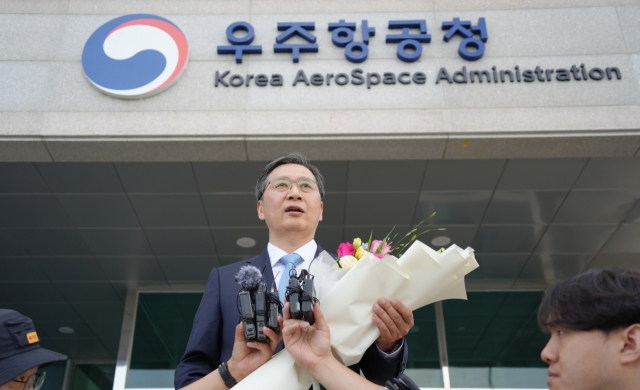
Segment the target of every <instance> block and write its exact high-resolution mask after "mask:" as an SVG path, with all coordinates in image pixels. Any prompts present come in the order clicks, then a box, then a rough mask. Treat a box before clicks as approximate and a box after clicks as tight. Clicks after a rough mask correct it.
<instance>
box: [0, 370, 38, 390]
mask: <svg viewBox="0 0 640 390" xmlns="http://www.w3.org/2000/svg"><path fill="white" fill-rule="evenodd" d="M36 372H38V367H37V366H36V367H33V368H32V369H30V370H27V371H25V372H23V373H22V374H20V375H18V376H17V377H15V378H13V380H10V381H9V382H7V383H5V384H4V385H2V386H0V390H22V389H23V388H24V383H20V382H24V381H26V380H27V379H28V378H29V377H30V376H31V375H33V374H35V373H36ZM16 381H19V382H16Z"/></svg>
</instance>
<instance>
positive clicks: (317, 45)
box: [0, 0, 640, 390]
mask: <svg viewBox="0 0 640 390" xmlns="http://www.w3.org/2000/svg"><path fill="white" fill-rule="evenodd" d="M638 20H640V3H639V2H638V1H637V0H589V1H587V0H562V1H520V2H512V1H502V0H498V1H496V0H477V1H461V0H455V1H452V0H399V1H393V2H390V1H361V0H356V1H349V2H337V1H306V0H305V1H297V2H287V1H278V0H252V1H248V0H239V1H233V2H229V1H219V0H212V1H205V0H184V1H169V0H165V1H151V0H139V1H119V0H103V1H95V0H46V1H42V0H41V1H37V0H32V1H26V0H23V1H8V0H7V1H2V2H0V49H1V50H0V75H1V76H0V306H1V307H8V308H13V309H16V310H19V311H21V312H23V313H24V314H26V315H29V316H31V317H32V318H33V319H34V321H35V324H36V328H37V329H38V331H39V332H40V333H42V336H41V339H42V340H43V345H44V346H45V347H48V348H51V349H54V350H59V351H61V352H64V353H67V354H69V356H70V357H71V360H72V362H71V363H70V364H69V365H68V366H61V367H53V368H52V369H51V370H52V371H53V370H57V371H56V372H57V373H58V380H57V381H51V382H50V383H51V384H50V385H51V386H54V385H55V386H54V387H56V388H57V389H60V388H64V390H66V389H69V388H73V389H74V390H84V389H88V388H95V387H97V388H100V389H103V390H106V389H108V388H113V389H115V390H121V389H124V388H169V387H171V386H172V382H171V376H172V369H173V368H174V367H175V364H176V363H177V361H179V359H180V357H181V353H182V352H183V351H184V345H185V343H186V338H187V337H188V334H189V329H190V326H191V323H192V321H193V315H194V313H195V309H196V308H197V305H198V302H199V297H200V296H201V294H202V291H203V290H204V286H205V283H206V279H207V275H208V273H209V271H210V270H211V269H212V268H213V267H217V266H223V265H226V264H230V263H232V262H235V261H240V260H242V259H244V258H247V257H250V256H253V255H255V254H257V253H259V252H260V251H261V250H262V248H263V247H264V245H266V243H267V240H268V236H267V230H266V227H265V226H264V224H263V223H262V222H261V221H259V220H258V219H257V217H256V215H255V211H254V210H255V209H254V207H255V199H254V198H253V186H254V185H255V180H256V179H257V177H258V175H259V173H260V172H261V170H262V167H263V166H264V164H265V162H266V161H269V160H271V159H273V158H275V157H278V156H279V155H281V154H284V153H287V152H289V151H301V152H303V153H304V154H305V155H307V156H308V157H309V158H310V159H311V160H312V162H313V163H317V165H318V167H319V168H320V169H321V170H322V172H323V173H324V175H325V177H326V179H327V183H328V184H327V185H328V187H327V197H326V200H325V216H324V220H323V222H322V223H321V225H320V227H319V229H318V233H317V236H316V240H317V241H318V242H319V243H320V244H321V245H323V246H324V247H325V248H327V249H333V248H334V247H337V245H338V243H339V242H342V241H346V240H350V239H352V238H354V237H357V236H368V235H369V232H370V231H371V230H373V231H374V233H375V234H379V235H384V234H386V232H387V231H388V230H389V229H390V228H392V227H393V226H397V228H398V229H399V230H400V231H406V230H409V229H410V228H411V227H412V226H415V225H416V224H417V223H419V222H420V221H422V220H424V219H426V218H427V217H429V216H430V215H431V214H432V213H433V212H436V215H435V216H434V217H433V218H432V219H429V220H428V222H427V223H426V224H425V227H424V230H429V229H431V231H429V232H427V233H425V235H424V236H423V238H424V241H425V242H426V243H428V244H431V245H432V246H435V247H438V246H447V245H449V244H451V243H456V244H458V245H459V246H471V247H473V248H474V249H475V250H476V253H477V258H478V262H479V264H480V268H479V269H478V270H476V271H474V273H473V274H471V275H470V277H469V278H468V281H467V287H468V290H469V291H470V293H469V300H468V301H464V302H462V301H461V302H458V301H451V302H444V303H443V304H441V305H436V307H435V308H434V307H431V306H429V307H426V308H424V309H421V310H420V311H417V312H416V314H415V315H416V327H415V329H414V331H413V332H412V333H411V334H410V335H409V336H408V337H409V343H410V350H411V351H412V352H411V355H410V363H409V365H408V367H409V368H408V369H409V373H410V376H412V377H414V378H417V379H416V380H417V381H418V382H419V384H420V385H421V386H424V387H425V388H429V387H432V388H447V387H452V388H470V387H484V388H523V387H526V388H544V386H545V383H544V379H545V378H546V373H545V369H544V364H543V363H542V362H541V361H540V360H539V352H540V350H541V346H543V345H544V342H545V336H544V334H542V333H541V332H540V331H539V330H538V329H537V325H536V319H535V311H536V308H537V305H538V303H539V301H540V297H541V293H542V291H544V289H545V288H546V287H547V286H548V285H550V284H553V283H554V282H555V281H557V280H560V279H563V278H566V277H568V276H571V275H573V274H576V273H578V272H581V271H583V270H585V269H588V268H594V267H603V266H625V267H634V268H637V267H640V246H639V244H638V242H640V240H638V237H640V203H638V201H639V200H640V158H639V157H640V26H639V24H638ZM437 229H445V230H437ZM65 332H66V333H65ZM65 370H66V371H65ZM53 382H55V384H54V383H53ZM52 389H53V387H52Z"/></svg>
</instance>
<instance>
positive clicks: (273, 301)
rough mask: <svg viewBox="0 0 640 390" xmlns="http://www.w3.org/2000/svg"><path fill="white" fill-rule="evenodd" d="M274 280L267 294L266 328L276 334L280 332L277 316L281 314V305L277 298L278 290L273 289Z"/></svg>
mask: <svg viewBox="0 0 640 390" xmlns="http://www.w3.org/2000/svg"><path fill="white" fill-rule="evenodd" d="M275 283H276V282H275V279H274V281H273V283H272V284H271V291H269V293H267V306H268V310H269V312H268V314H269V315H268V317H267V327H268V328H269V329H271V330H272V331H274V332H276V333H278V332H280V324H278V314H282V303H280V298H279V297H278V290H276V289H275V288H274V285H275Z"/></svg>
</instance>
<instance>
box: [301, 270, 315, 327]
mask: <svg viewBox="0 0 640 390" xmlns="http://www.w3.org/2000/svg"><path fill="white" fill-rule="evenodd" d="M300 279H302V296H301V297H300V301H301V302H302V304H301V306H302V319H303V320H305V321H307V322H308V323H309V325H313V324H314V323H315V317H314V316H313V303H314V300H315V297H314V290H313V275H311V274H310V273H309V272H307V271H306V270H303V271H302V272H301V273H300Z"/></svg>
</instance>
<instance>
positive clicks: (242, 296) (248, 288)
mask: <svg viewBox="0 0 640 390" xmlns="http://www.w3.org/2000/svg"><path fill="white" fill-rule="evenodd" d="M261 280H262V273H261V272H260V270H259V269H257V268H256V267H254V266H251V265H245V266H243V267H241V268H240V271H238V273H237V274H236V282H237V283H238V284H239V285H240V287H241V290H240V292H239V293H238V301H237V302H238V304H239V308H238V311H239V312H240V320H241V321H243V322H244V337H245V338H246V339H247V341H255V340H256V338H257V330H256V321H255V316H254V308H253V299H252V293H253V290H255V288H256V287H257V286H258V285H259V284H260V281H261Z"/></svg>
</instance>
